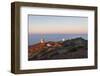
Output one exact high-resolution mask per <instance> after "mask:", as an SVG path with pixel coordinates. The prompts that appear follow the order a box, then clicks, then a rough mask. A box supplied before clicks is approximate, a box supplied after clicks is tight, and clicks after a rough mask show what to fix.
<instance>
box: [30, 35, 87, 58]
mask: <svg viewBox="0 0 100 76" xmlns="http://www.w3.org/2000/svg"><path fill="white" fill-rule="evenodd" d="M87 47H88V44H87V40H85V39H83V38H81V37H79V38H74V39H70V40H65V41H58V42H53V41H49V42H45V43H37V44H35V45H31V46H29V47H28V60H53V59H75V58H87V57H88V56H87V55H88V48H87Z"/></svg>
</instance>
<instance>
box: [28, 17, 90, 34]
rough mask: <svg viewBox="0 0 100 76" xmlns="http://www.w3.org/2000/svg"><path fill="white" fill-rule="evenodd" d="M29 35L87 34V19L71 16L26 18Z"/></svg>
mask: <svg viewBox="0 0 100 76" xmlns="http://www.w3.org/2000/svg"><path fill="white" fill-rule="evenodd" d="M28 21H29V22H28V25H29V29H28V30H29V34H87V32H88V18H87V17H73V16H45V15H44V16H43V15H29V16H28Z"/></svg>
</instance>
